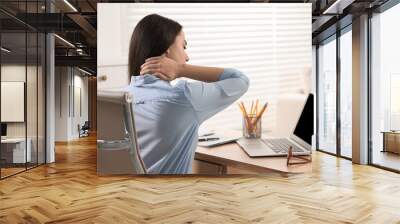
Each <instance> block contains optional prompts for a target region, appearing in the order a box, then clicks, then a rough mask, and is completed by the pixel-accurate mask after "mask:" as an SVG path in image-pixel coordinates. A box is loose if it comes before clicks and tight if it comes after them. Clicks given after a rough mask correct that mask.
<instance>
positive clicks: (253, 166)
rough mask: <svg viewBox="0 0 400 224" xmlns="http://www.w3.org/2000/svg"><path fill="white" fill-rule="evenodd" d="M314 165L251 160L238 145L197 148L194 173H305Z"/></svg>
mask: <svg viewBox="0 0 400 224" xmlns="http://www.w3.org/2000/svg"><path fill="white" fill-rule="evenodd" d="M311 171H312V163H306V164H297V165H290V166H287V165H286V157H257V158H251V157H249V156H248V155H247V154H246V152H244V151H243V150H242V149H241V148H240V146H239V145H238V144H237V143H230V144H225V145H221V146H216V147H210V148H206V147H200V146H199V147H197V150H196V154H195V163H194V165H193V172H194V173H200V174H255V173H257V174H259V173H269V172H279V173H305V172H311Z"/></svg>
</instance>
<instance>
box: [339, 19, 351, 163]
mask: <svg viewBox="0 0 400 224" xmlns="http://www.w3.org/2000/svg"><path fill="white" fill-rule="evenodd" d="M351 48H352V32H351V26H349V27H347V28H346V29H345V30H344V31H343V33H342V34H341V36H340V50H339V52H340V155H341V156H344V157H347V158H351V157H352V148H351V147H352V96H353V94H352V74H353V72H352V49H351Z"/></svg>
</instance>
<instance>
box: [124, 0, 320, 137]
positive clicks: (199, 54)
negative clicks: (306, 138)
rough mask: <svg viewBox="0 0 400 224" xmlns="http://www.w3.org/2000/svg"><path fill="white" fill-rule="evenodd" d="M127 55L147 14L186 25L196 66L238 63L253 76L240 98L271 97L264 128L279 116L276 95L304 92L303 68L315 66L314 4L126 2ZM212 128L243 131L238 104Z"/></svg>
mask: <svg viewBox="0 0 400 224" xmlns="http://www.w3.org/2000/svg"><path fill="white" fill-rule="evenodd" d="M120 7H121V14H120V16H121V18H120V20H121V21H122V25H121V32H122V36H121V37H122V43H123V46H122V48H121V49H122V51H123V52H122V55H124V56H125V57H126V61H127V57H128V49H129V40H130V37H131V34H132V32H133V29H134V28H135V26H136V24H137V23H138V21H139V20H140V19H142V18H143V17H144V16H146V15H148V14H151V13H157V14H160V15H162V16H165V17H168V18H171V19H173V20H175V21H177V22H179V23H180V24H181V25H182V26H183V31H184V32H185V35H186V40H187V42H188V46H187V47H188V48H187V53H188V55H189V58H190V61H189V63H190V64H195V65H204V66H218V67H232V68H237V69H239V70H241V71H242V72H243V73H245V74H246V75H247V76H248V77H249V78H250V88H249V90H248V92H247V93H246V94H245V95H244V96H243V97H242V98H241V99H239V101H243V102H245V103H246V104H248V105H249V104H250V103H251V101H252V100H255V99H260V100H261V101H262V102H265V101H268V102H269V105H270V106H269V108H268V111H267V113H265V114H264V116H263V127H264V128H267V129H271V128H273V127H274V125H275V119H276V114H275V111H276V108H275V107H276V98H277V97H278V96H279V95H282V94H292V93H298V92H299V89H300V88H302V85H303V83H304V80H303V78H304V77H303V75H302V71H304V68H305V67H307V66H311V52H312V51H311V4H263V3H243V4H242V3H232V4H226V3H222V4H218V3H211V4H209V3H207V4H205V3H188V4H181V3H179V4H177V3H160V4H148V3H137V4H121V5H120ZM204 125H206V126H207V128H212V127H226V128H233V129H238V130H239V129H240V128H241V125H242V120H241V114H240V111H239V109H238V107H237V104H233V105H231V106H230V107H228V108H227V109H225V110H224V111H223V112H221V113H219V114H217V115H215V116H214V117H213V118H211V119H210V120H208V121H206V122H205V124H204Z"/></svg>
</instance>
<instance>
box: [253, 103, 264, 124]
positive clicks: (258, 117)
mask: <svg viewBox="0 0 400 224" xmlns="http://www.w3.org/2000/svg"><path fill="white" fill-rule="evenodd" d="M267 107H268V103H265V104H264V106H263V108H262V109H261V110H260V112H258V114H257V117H256V119H255V120H254V123H253V124H252V127H254V126H255V125H256V124H257V122H258V120H260V118H261V117H262V115H263V113H264V111H265V110H266V109H267Z"/></svg>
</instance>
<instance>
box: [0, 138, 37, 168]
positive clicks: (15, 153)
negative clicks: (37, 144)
mask: <svg viewBox="0 0 400 224" xmlns="http://www.w3.org/2000/svg"><path fill="white" fill-rule="evenodd" d="M26 142H27V143H28V144H26V143H25V138H5V139H1V145H2V146H1V147H2V148H1V151H2V154H5V153H7V152H8V151H12V163H25V162H30V161H31V157H32V154H31V145H32V140H31V139H30V138H27V139H26ZM25 145H27V147H26V151H25ZM2 157H3V155H2ZM3 158H4V157H3ZM25 158H27V161H25Z"/></svg>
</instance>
